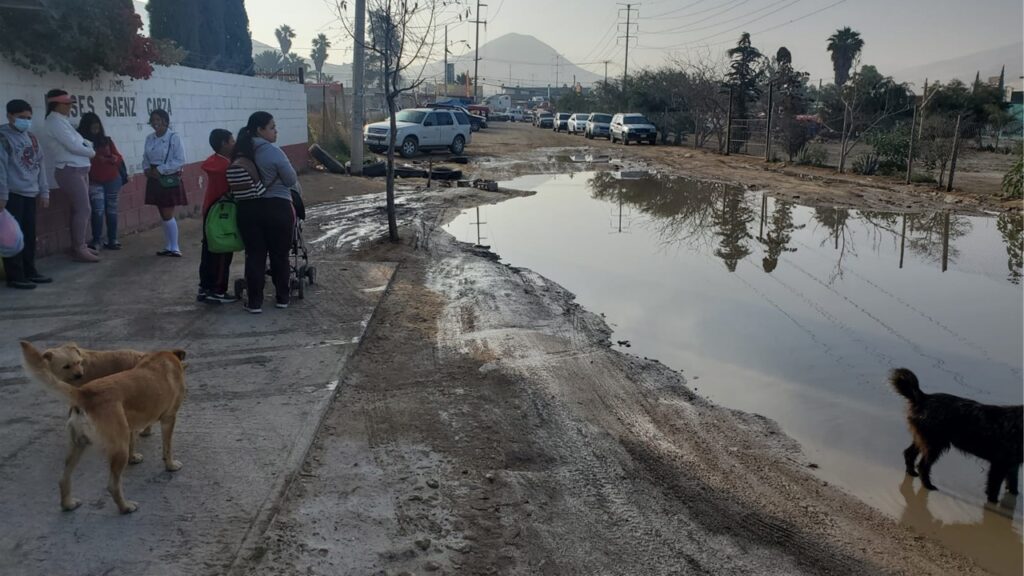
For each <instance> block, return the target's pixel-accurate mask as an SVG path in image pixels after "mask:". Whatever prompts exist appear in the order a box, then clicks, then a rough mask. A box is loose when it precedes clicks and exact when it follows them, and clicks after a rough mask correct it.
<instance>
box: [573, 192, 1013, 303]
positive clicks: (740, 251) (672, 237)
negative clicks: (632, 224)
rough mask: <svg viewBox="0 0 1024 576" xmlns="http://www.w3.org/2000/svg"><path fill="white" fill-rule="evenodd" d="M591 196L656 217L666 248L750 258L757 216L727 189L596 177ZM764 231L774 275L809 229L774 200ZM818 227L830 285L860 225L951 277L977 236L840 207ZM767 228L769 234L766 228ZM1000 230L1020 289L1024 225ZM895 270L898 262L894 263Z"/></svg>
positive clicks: (932, 222)
mask: <svg viewBox="0 0 1024 576" xmlns="http://www.w3.org/2000/svg"><path fill="white" fill-rule="evenodd" d="M588 183H589V185H590V189H591V196H592V197H593V198H594V199H596V200H603V201H607V202H613V203H620V204H626V205H628V206H630V207H631V208H633V209H635V210H639V211H640V212H641V213H643V214H645V215H648V216H650V217H651V218H650V222H651V225H652V226H653V227H654V229H655V232H656V233H657V235H658V237H659V238H660V240H661V243H662V245H663V246H670V245H686V246H687V247H688V248H691V249H694V250H700V249H703V248H714V254H715V256H717V257H718V258H721V259H722V261H723V262H724V263H725V267H726V269H727V270H729V271H730V272H735V271H736V267H737V265H738V263H739V261H740V260H742V259H744V258H746V257H747V256H749V255H750V254H751V253H752V247H751V246H750V243H749V240H751V239H752V238H753V236H751V233H750V231H749V226H750V224H751V222H753V221H754V218H755V214H754V209H753V208H752V198H751V197H748V195H747V194H745V193H744V191H743V190H742V189H741V188H739V187H737V186H731V185H727V184H722V183H717V182H709V181H702V180H691V179H687V178H679V177H673V176H665V175H657V176H649V177H646V178H640V179H620V178H618V177H617V176H616V174H615V173H613V172H598V173H596V174H594V175H593V177H591V179H590V180H589V182H588ZM760 201H761V228H760V232H759V233H758V236H757V241H758V242H760V243H761V244H762V245H763V246H764V252H765V254H764V257H763V259H762V260H761V265H762V267H763V269H764V271H765V272H767V273H771V272H773V271H775V269H776V268H777V267H778V266H779V261H780V258H781V257H782V255H783V254H785V253H790V252H795V251H796V248H794V247H790V243H791V242H792V235H793V232H794V231H796V230H800V229H802V228H804V227H805V225H804V224H800V225H795V224H794V223H793V219H794V211H795V209H796V206H795V205H794V204H792V203H790V202H785V201H782V200H775V201H774V205H773V208H772V211H771V215H770V216H768V214H767V211H768V201H767V200H766V199H765V198H761V199H760ZM813 217H814V220H815V221H817V222H818V223H819V224H820V225H821V226H822V227H824V228H826V229H827V230H828V231H829V232H828V234H827V236H826V237H825V238H823V239H822V241H821V244H822V246H824V245H825V244H826V243H829V244H832V246H833V248H834V249H835V250H836V251H837V255H836V263H835V267H834V268H833V271H832V273H831V274H830V278H829V283H832V282H834V281H835V280H836V279H838V278H842V277H843V273H844V268H843V262H844V257H845V256H846V255H847V254H850V255H853V256H856V249H855V244H854V234H853V229H852V227H851V224H853V223H854V222H858V223H862V224H863V225H864V226H865V228H866V229H867V230H868V235H869V241H870V242H871V244H872V248H873V249H874V250H876V251H877V250H878V249H879V246H880V243H881V242H882V241H883V240H884V238H886V237H891V238H892V240H893V242H894V246H898V247H899V255H900V256H899V261H898V266H899V267H900V268H902V267H903V254H904V252H905V251H906V250H909V251H910V252H911V253H913V254H916V255H917V256H919V257H920V258H922V259H924V260H926V261H930V262H934V263H936V264H940V265H941V266H942V270H946V269H947V267H948V265H949V264H950V263H955V262H956V261H957V259H958V258H959V257H960V250H959V249H958V248H957V246H956V241H957V240H959V239H960V238H962V237H964V236H966V235H967V234H969V233H970V232H971V230H972V225H971V221H970V220H969V219H968V218H967V217H965V216H960V215H957V214H954V213H951V212H924V213H906V214H901V213H896V212H877V211H870V210H865V211H851V210H849V209H847V208H839V207H817V208H814V216H813ZM766 223H767V231H765V224H766ZM997 227H998V229H999V231H1000V233H1001V234H1002V236H1003V242H1004V243H1005V244H1006V253H1007V268H1008V270H1009V275H1008V279H1009V281H1010V282H1013V283H1014V284H1020V282H1021V278H1022V273H1024V271H1022V268H1024V218H1022V217H1021V216H1020V215H1019V214H1013V213H1006V214H1002V215H1000V216H999V217H998V220H997ZM894 264H895V263H894Z"/></svg>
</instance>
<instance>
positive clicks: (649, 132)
mask: <svg viewBox="0 0 1024 576" xmlns="http://www.w3.org/2000/svg"><path fill="white" fill-rule="evenodd" d="M608 139H609V140H611V141H612V144H614V143H615V141H616V140H618V141H621V142H622V143H623V144H624V145H627V144H629V141H630V140H634V141H636V142H644V141H646V142H647V143H649V144H651V145H652V146H653V145H655V144H657V143H658V128H657V127H655V125H654V123H652V122H651V121H650V120H648V119H647V118H646V117H645V116H644V115H643V114H622V113H619V114H616V115H615V116H613V117H612V123H611V125H610V126H609V129H608Z"/></svg>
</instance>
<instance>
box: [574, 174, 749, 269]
mask: <svg viewBox="0 0 1024 576" xmlns="http://www.w3.org/2000/svg"><path fill="white" fill-rule="evenodd" d="M589 183H590V188H591V196H592V197H593V198H594V199H596V200H604V201H608V202H624V203H626V204H629V205H630V206H632V207H633V208H634V209H636V210H639V211H640V212H642V213H644V214H647V215H649V216H652V217H653V218H652V222H654V225H655V226H656V232H657V234H658V237H659V238H660V239H661V242H662V244H663V245H678V244H686V245H688V246H691V247H701V246H710V245H711V244H712V243H713V242H714V240H715V238H716V237H719V238H720V239H719V241H718V248H716V249H715V255H716V256H718V257H719V258H721V259H722V260H723V261H724V262H725V266H726V268H727V269H728V270H729V271H730V272H732V271H735V270H736V265H737V263H738V262H739V261H740V260H742V259H743V258H745V257H746V256H748V255H749V254H750V252H751V250H750V248H749V247H748V246H747V242H746V241H747V240H748V239H750V238H752V236H751V235H750V232H749V231H748V230H747V225H748V224H750V222H752V221H753V220H754V211H753V209H752V208H751V207H750V205H749V202H748V200H747V198H746V197H745V195H744V193H743V191H742V190H741V189H740V188H738V187H735V186H729V185H726V184H721V183H717V182H707V181H700V180H690V179H686V178H678V177H670V176H663V175H658V176H651V177H648V178H641V179H636V180H630V179H626V180H623V179H619V178H617V177H616V176H615V174H614V173H611V172H598V173H597V174H595V175H594V177H593V178H591V179H590V182H589Z"/></svg>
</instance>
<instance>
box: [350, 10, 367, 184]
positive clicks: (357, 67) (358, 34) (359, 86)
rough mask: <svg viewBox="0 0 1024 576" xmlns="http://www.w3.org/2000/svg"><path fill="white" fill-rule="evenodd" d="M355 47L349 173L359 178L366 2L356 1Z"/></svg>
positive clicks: (353, 52) (361, 145)
mask: <svg viewBox="0 0 1024 576" xmlns="http://www.w3.org/2000/svg"><path fill="white" fill-rule="evenodd" d="M355 8H356V14H355V20H356V21H355V46H354V47H353V49H352V87H353V92H352V97H353V101H352V130H351V135H350V139H351V142H350V146H349V149H350V150H351V151H352V161H351V163H350V164H349V173H350V174H352V175H354V176H358V175H361V174H362V173H363V95H364V92H365V87H364V86H363V68H364V67H365V66H366V52H365V50H366V46H365V40H366V0H356V6H355Z"/></svg>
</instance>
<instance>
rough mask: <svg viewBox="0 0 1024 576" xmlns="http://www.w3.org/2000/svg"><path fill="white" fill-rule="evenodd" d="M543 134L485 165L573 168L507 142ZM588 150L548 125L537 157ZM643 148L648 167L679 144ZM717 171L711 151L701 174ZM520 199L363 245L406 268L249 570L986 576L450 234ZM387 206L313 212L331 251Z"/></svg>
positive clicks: (561, 299)
mask: <svg viewBox="0 0 1024 576" xmlns="http://www.w3.org/2000/svg"><path fill="white" fill-rule="evenodd" d="M531 130H532V129H531ZM537 132H538V133H541V132H544V131H540V130H537ZM532 134H533V133H532V132H528V131H527V128H526V127H515V128H513V129H510V130H508V131H502V130H495V131H493V132H490V133H485V135H484V136H479V135H475V136H474V148H473V150H474V154H475V155H476V156H477V157H478V160H479V162H478V164H477V167H476V168H475V171H476V173H477V174H478V175H491V176H499V175H500V176H505V175H510V174H512V173H522V172H524V171H534V172H540V171H545V170H546V169H547V168H551V166H549V165H548V164H546V163H558V162H559V160H557V159H555V160H550V159H549V160H541V159H542V158H543V157H544V156H545V155H546V154H548V153H547V152H546V151H543V150H541V151H537V150H532V151H529V152H525V153H515V152H513V153H512V154H511V156H512V157H511V158H509V156H510V154H509V149H508V145H509V143H512V142H516V141H519V140H517V139H521V138H533V136H532ZM571 138H572V137H569V136H564V135H554V134H550V133H547V134H545V135H543V136H542V137H541V141H540V142H538V145H546V144H547V143H548V142H556V141H561V140H563V139H571ZM572 141H573V140H570V142H572ZM576 141H581V139H578V138H577V140H576ZM600 146H601V144H598V147H600ZM634 150H643V152H634ZM628 151H629V153H630V154H636V155H637V157H642V158H644V159H649V160H651V161H653V160H654V159H655V158H657V157H658V155H668V154H670V153H678V152H679V151H678V150H675V151H669V150H666V149H662V148H657V147H655V148H650V149H646V148H644V149H635V148H629V149H628ZM499 152H500V153H501V154H502V155H503V156H504V158H503V159H498V158H497V156H498V153H499ZM559 154H560V152H557V151H552V153H551V154H548V155H549V156H557V155H559ZM488 156H489V157H490V158H492V159H486V158H484V157H488ZM687 160H690V159H687ZM727 162H729V163H731V164H729V166H728V168H729V170H728V175H729V176H730V177H737V178H738V177H741V176H743V175H745V174H751V175H758V176H759V177H760V178H761V179H762V181H763V182H769V183H773V184H774V185H778V186H780V190H794V189H795V190H798V191H800V192H799V193H801V194H803V193H805V192H803V191H805V190H811V189H814V191H815V193H816V194H819V195H820V196H821V197H823V198H824V197H827V196H828V195H830V194H838V195H839V196H838V198H839V199H840V200H842V201H847V200H849V201H851V202H852V201H853V200H854V199H855V198H857V197H856V196H849V197H848V198H847V196H846V194H853V193H854V191H855V190H856V188H855V187H854V186H853V185H852V184H851V185H847V184H836V185H829V187H828V189H822V186H821V184H820V183H814V182H803V181H799V180H795V179H793V178H791V177H788V176H785V175H784V174H778V173H775V172H765V171H763V170H761V169H760V168H754V167H752V163H751V162H748V161H746V160H743V161H742V162H741V161H740V160H728V161H727ZM743 163H746V164H750V165H751V167H745V166H746V164H743ZM733 164H738V165H733ZM716 166H723V163H722V162H720V159H717V158H713V157H705V156H703V155H700V156H699V157H698V156H695V161H694V162H692V163H687V164H686V169H687V171H689V172H691V173H692V174H695V175H706V174H712V173H713V172H714V169H715V167H716ZM721 172H722V170H721V169H720V170H719V174H720V175H721ZM339 182H343V180H339ZM837 190H842V192H837ZM883 196H884V194H883V193H882V192H878V197H879V198H881V197H883ZM505 198H507V195H505V194H503V193H484V192H474V191H468V190H466V189H451V190H434V191H407V192H404V193H402V194H401V195H400V198H399V204H400V206H401V210H400V219H401V225H402V234H403V241H402V242H401V243H399V244H390V243H386V242H381V241H374V242H364V243H363V244H362V245H360V247H359V249H358V250H357V251H356V252H355V255H354V257H356V258H360V259H363V260H366V261H389V262H398V263H400V264H399V268H398V271H397V272H396V274H395V276H394V279H393V281H392V284H391V286H390V288H389V290H388V292H387V294H386V296H385V299H384V302H383V303H382V305H381V306H380V307H379V308H378V311H377V313H376V315H375V317H374V321H373V323H372V324H371V325H370V326H369V328H368V331H367V334H366V337H365V339H364V340H363V343H362V344H361V345H360V348H359V350H358V351H357V353H356V355H355V356H354V358H353V359H352V361H351V363H350V364H349V366H350V367H351V369H350V371H349V372H348V373H347V375H346V376H345V377H344V379H343V380H342V382H341V384H340V385H339V387H338V394H337V398H336V400H335V403H334V405H333V407H332V409H331V411H330V412H329V414H328V415H327V417H326V419H325V422H324V426H323V427H322V429H321V432H320V434H319V436H318V438H317V440H316V442H315V444H314V445H313V447H312V449H311V450H310V453H309V455H308V458H307V459H306V461H305V463H304V465H303V469H302V473H301V474H300V475H299V477H298V479H297V481H296V482H295V483H294V484H293V485H292V487H291V489H290V491H289V493H288V495H287V498H286V499H285V500H284V501H283V502H282V503H281V504H280V506H279V509H278V510H277V513H276V517H275V519H274V521H273V523H272V525H271V527H270V529H269V531H268V532H267V533H266V534H265V535H264V537H263V538H262V539H261V540H260V541H259V542H258V544H257V546H255V548H254V549H252V550H251V552H252V553H251V554H249V555H247V556H245V557H243V558H240V559H239V561H238V562H237V564H236V566H235V568H236V570H235V572H236V573H238V574H325V575H326V574H389V575H397V574H423V573H443V574H551V575H563V574H623V575H626V574H630V575H633V574H644V575H659V574H680V573H686V574H691V573H692V574H890V573H892V574H950V573H957V574H974V573H982V571H981V570H980V569H979V568H978V567H977V566H975V565H974V564H972V563H971V561H969V560H967V559H965V558H963V557H961V556H958V555H957V554H955V553H953V552H950V551H948V550H946V549H944V548H943V547H942V546H941V545H939V544H937V543H936V542H933V541H930V540H928V539H926V538H925V537H923V536H920V535H918V534H915V533H913V532H912V531H910V530H909V529H907V528H905V527H903V526H900V525H897V524H896V523H895V522H894V521H893V520H891V519H889V518H886V517H884V516H882V515H881V514H880V513H878V512H877V511H875V510H873V509H871V508H870V507H868V506H866V505H864V504H862V503H860V502H859V501H856V500H854V499H853V498H851V497H849V496H847V495H846V494H844V493H842V492H840V491H839V490H837V489H835V488H834V487H832V486H829V485H827V484H825V483H823V482H822V481H821V480H820V479H818V478H816V477H815V476H813V475H812V474H811V473H810V472H809V468H810V467H811V466H812V464H811V463H809V462H807V461H806V460H805V459H804V457H803V456H802V455H801V453H800V451H799V448H798V447H797V446H795V445H794V443H793V442H792V441H791V440H789V439H788V438H787V437H785V436H784V435H782V434H781V433H780V432H779V431H778V429H777V427H776V426H775V425H774V424H773V423H772V422H770V421H767V420H766V419H764V418H762V417H759V416H756V415H751V414H745V413H740V412H736V411H731V410H728V409H724V408H721V407H718V406H715V405H712V404H710V403H709V402H708V401H706V400H703V399H701V398H700V397H698V396H696V395H694V394H693V393H692V392H691V391H690V390H689V389H688V388H687V386H686V380H685V378H684V377H683V375H682V374H680V373H676V372H673V371H671V370H670V369H668V368H666V367H665V366H663V365H661V364H659V363H658V362H657V361H653V360H647V359H643V358H637V357H635V356H631V355H629V354H624V353H622V352H619V351H616V350H614V349H612V348H611V346H610V342H609V334H610V330H609V328H608V326H607V325H606V324H605V323H604V321H603V320H602V318H601V317H600V316H598V315H596V314H593V313H591V312H588V311H586V310H584V309H582V308H580V307H579V306H578V305H577V304H575V303H574V301H573V300H574V298H573V295H572V294H571V293H569V292H567V291H566V290H565V289H563V288H562V287H560V286H558V285H556V284H554V283H552V282H551V281H549V280H547V279H545V278H543V277H541V276H539V275H537V274H535V273H533V272H531V271H529V270H523V269H515V268H511V267H508V266H506V265H504V264H501V263H500V262H498V261H497V259H496V258H495V256H494V255H493V254H491V253H489V252H487V251H486V250H482V249H476V248H473V247H471V246H468V245H466V244H461V243H458V242H456V241H455V240H454V239H453V238H452V237H451V236H450V235H448V234H447V233H445V232H444V231H443V230H440V226H441V225H443V224H444V223H445V222H447V221H450V219H451V218H452V217H454V216H455V215H456V214H457V213H458V211H459V210H461V209H463V208H465V207H468V206H472V205H474V204H479V203H493V202H497V201H501V200H503V199H505ZM901 201H903V200H901ZM920 201H921V202H925V201H927V200H920ZM380 202H381V200H380V198H379V197H354V198H351V199H348V200H347V201H341V202H338V203H336V204H332V205H330V206H327V207H324V208H323V209H321V210H319V211H314V214H313V216H312V218H311V224H313V225H314V226H319V231H318V232H319V234H317V233H314V234H313V237H318V239H319V240H320V242H318V243H317V244H316V245H317V246H319V247H322V248H323V249H325V250H327V251H328V252H331V251H339V250H340V251H349V250H352V248H353V246H352V243H353V242H359V241H360V240H359V238H358V237H357V236H353V235H351V234H348V235H346V234H338V233H336V231H337V230H347V231H351V230H361V231H362V232H361V234H363V239H365V238H367V237H369V238H379V237H380V234H381V231H382V230H383V229H384V226H383V223H382V221H381V216H380V212H379V210H377V209H376V208H375V207H376V206H377V205H379V204H380ZM342 238H344V240H342ZM335 240H337V241H335Z"/></svg>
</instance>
